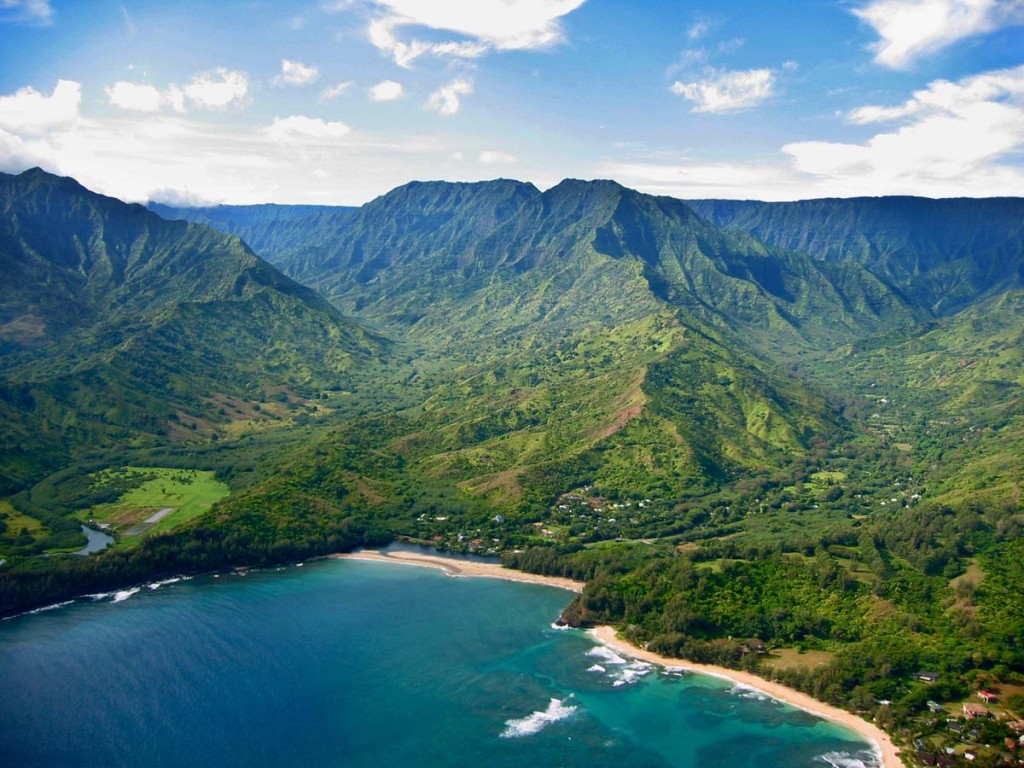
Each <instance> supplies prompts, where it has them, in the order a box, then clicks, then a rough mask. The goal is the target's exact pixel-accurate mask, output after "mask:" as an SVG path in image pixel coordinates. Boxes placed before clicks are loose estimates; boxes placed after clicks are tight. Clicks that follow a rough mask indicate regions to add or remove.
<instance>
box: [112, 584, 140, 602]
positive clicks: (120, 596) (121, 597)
mask: <svg viewBox="0 0 1024 768" xmlns="http://www.w3.org/2000/svg"><path fill="white" fill-rule="evenodd" d="M141 590H142V587H132V588H131V589H122V590H121V591H120V592H115V593H114V599H113V600H111V601H110V602H112V603H120V602H124V601H125V600H127V599H128V598H129V597H131V596H132V595H135V594H138V593H139V592H140V591H141Z"/></svg>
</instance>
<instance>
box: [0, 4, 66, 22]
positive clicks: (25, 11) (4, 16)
mask: <svg viewBox="0 0 1024 768" xmlns="http://www.w3.org/2000/svg"><path fill="white" fill-rule="evenodd" d="M0 22H12V23H25V24H41V25H47V24H52V23H53V8H52V7H51V6H50V0H0Z"/></svg>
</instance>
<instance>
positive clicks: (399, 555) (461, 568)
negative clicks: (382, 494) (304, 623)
mask: <svg viewBox="0 0 1024 768" xmlns="http://www.w3.org/2000/svg"><path fill="white" fill-rule="evenodd" d="M329 557H331V558H336V559H349V560H369V561H373V562H382V563H391V564H396V563H397V564H399V565H413V566H419V567H422V568H436V569H439V570H442V571H444V572H445V573H447V574H448V575H449V576H453V577H462V578H467V577H468V578H490V579H503V580H505V581H519V582H525V583H528V584H542V585H545V586H549V587H557V588H559V589H565V590H568V591H570V592H577V593H579V592H582V591H583V586H584V583H583V582H581V581H575V580H573V579H567V578H562V577H558V576H540V575H537V574H532V573H526V572H524V571H516V570H512V569H510V568H505V567H503V566H501V565H499V564H498V563H478V562H474V561H468V560H456V559H454V558H448V557H443V556H441V555H421V554H415V553H411V552H391V553H388V554H383V553H381V552H379V551H376V550H362V551H359V552H348V553H340V554H335V555H330V556H329ZM588 634H589V635H590V636H591V637H592V638H594V639H595V640H596V641H597V642H598V643H600V644H601V645H604V646H606V647H608V648H611V649H612V650H614V651H616V652H617V653H620V654H623V655H625V656H630V657H632V658H634V659H640V660H641V661H647V662H650V663H652V664H657V665H658V666H661V667H672V668H675V669H684V670H688V671H691V672H695V673H697V674H701V675H709V676H711V677H717V678H720V679H724V680H728V681H730V682H732V683H737V684H739V685H744V686H748V687H750V688H754V689H756V690H758V691H760V692H761V693H764V694H766V695H767V696H770V697H771V698H773V699H778V700H779V701H782V702H784V703H786V704H789V705H790V706H793V707H796V708H797V709H802V710H803V711H805V712H808V713H810V714H812V715H816V716H817V717H821V718H823V719H825V720H829V721H830V722H833V723H837V724H839V725H842V726H844V727H845V728H848V729H849V730H851V731H853V732H855V733H857V734H859V735H860V736H861V737H862V738H864V739H865V740H866V741H867V742H869V743H870V744H872V745H873V746H874V747H875V748H876V749H877V751H878V754H879V756H880V758H881V761H882V767H883V768H903V761H902V760H900V757H899V750H898V749H897V748H896V746H895V745H894V744H893V743H892V739H891V738H890V737H889V734H887V733H886V732H885V731H883V730H882V729H881V728H879V727H878V726H876V725H874V724H872V723H869V722H868V721H867V720H864V719H863V718H860V717H857V716H856V715H854V714H852V713H850V712H847V711H845V710H843V709H839V708H838V707H833V706H831V705H830V704H825V703H824V702H821V701H818V700H817V699H815V698H812V697H811V696H809V695H808V694H806V693H803V692H801V691H798V690H796V689H795V688H790V687H788V686H785V685H782V684H781V683H775V682H772V681H771V680H766V679H765V678H763V677H759V676H758V675H755V674H753V673H751V672H743V671H740V670H735V669H729V668H728V667H718V666H714V665H711V664H698V663H695V662H690V661H686V660H685V659H675V658H672V657H669V656H662V655H661V654H657V653H654V652H652V651H648V650H645V649H643V648H639V647H637V646H635V645H633V644H632V643H630V642H628V641H626V640H623V639H622V638H620V637H619V636H618V635H617V633H616V630H615V628H614V627H611V626H601V627H596V628H594V629H591V630H588Z"/></svg>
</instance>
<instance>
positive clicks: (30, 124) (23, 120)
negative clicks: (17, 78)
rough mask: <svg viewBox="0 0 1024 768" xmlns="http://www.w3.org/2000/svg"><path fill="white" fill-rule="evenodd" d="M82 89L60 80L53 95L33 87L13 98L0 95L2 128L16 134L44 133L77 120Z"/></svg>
mask: <svg viewBox="0 0 1024 768" xmlns="http://www.w3.org/2000/svg"><path fill="white" fill-rule="evenodd" d="M81 103H82V86H81V85H80V84H78V83H76V82H74V81H73V80H58V81H57V85H56V86H54V89H53V93H52V94H50V95H49V96H44V95H43V94H41V93H40V92H39V91H37V90H36V89H35V88H32V87H31V86H29V87H27V88H22V89H21V90H19V91H17V92H16V93H14V94H12V95H10V96H0V128H6V129H8V130H11V131H14V132H21V131H27V132H36V131H43V130H47V129H49V128H52V127H54V126H58V125H63V124H67V123H71V122H73V121H75V120H76V119H77V118H78V109H79V106H80V105H81Z"/></svg>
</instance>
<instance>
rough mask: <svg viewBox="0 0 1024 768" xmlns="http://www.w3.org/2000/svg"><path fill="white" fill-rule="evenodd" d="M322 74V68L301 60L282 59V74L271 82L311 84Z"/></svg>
mask: <svg viewBox="0 0 1024 768" xmlns="http://www.w3.org/2000/svg"><path fill="white" fill-rule="evenodd" d="M319 76H320V70H319V69H317V68H316V67H310V66H307V65H305V64H303V63H302V62H300V61H291V60H290V59H281V74H279V75H277V76H276V77H275V78H274V79H273V80H272V81H271V82H272V83H273V84H274V85H310V84H312V83H313V82H315V81H316V79H317V78H318V77H319Z"/></svg>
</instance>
